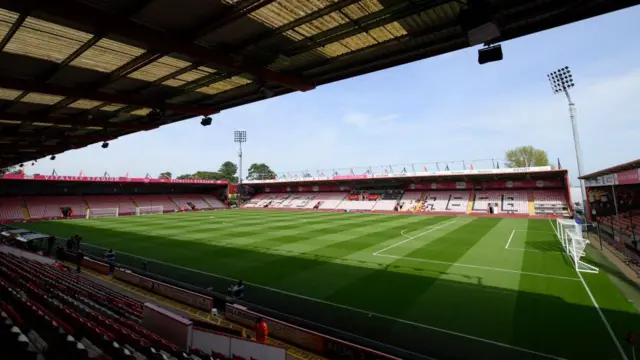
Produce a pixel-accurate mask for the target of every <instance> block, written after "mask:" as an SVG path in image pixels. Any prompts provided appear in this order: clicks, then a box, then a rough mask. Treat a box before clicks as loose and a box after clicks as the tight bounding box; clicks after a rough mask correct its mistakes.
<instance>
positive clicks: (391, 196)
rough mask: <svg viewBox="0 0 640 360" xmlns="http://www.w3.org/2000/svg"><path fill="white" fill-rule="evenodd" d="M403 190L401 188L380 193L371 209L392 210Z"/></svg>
mask: <svg viewBox="0 0 640 360" xmlns="http://www.w3.org/2000/svg"><path fill="white" fill-rule="evenodd" d="M403 194H404V192H403V191H402V190H389V191H384V192H382V193H381V194H380V199H378V201H377V202H376V204H375V206H374V207H373V210H374V211H376V210H380V211H392V210H394V209H395V208H396V205H398V203H399V201H400V199H401V198H402V196H403Z"/></svg>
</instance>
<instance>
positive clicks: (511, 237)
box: [504, 229, 516, 249]
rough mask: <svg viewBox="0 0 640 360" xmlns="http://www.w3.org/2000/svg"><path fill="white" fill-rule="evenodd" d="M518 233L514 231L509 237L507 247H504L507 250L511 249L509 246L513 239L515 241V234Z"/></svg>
mask: <svg viewBox="0 0 640 360" xmlns="http://www.w3.org/2000/svg"><path fill="white" fill-rule="evenodd" d="M515 233H516V230H515V229H514V230H513V231H511V236H509V241H507V245H506V246H505V247H504V248H505V249H508V248H509V244H511V239H513V234H515Z"/></svg>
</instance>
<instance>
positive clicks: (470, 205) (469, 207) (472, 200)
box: [467, 191, 476, 214]
mask: <svg viewBox="0 0 640 360" xmlns="http://www.w3.org/2000/svg"><path fill="white" fill-rule="evenodd" d="M475 201H476V194H475V193H474V192H473V191H472V192H470V193H469V202H468V203H467V214H471V212H472V211H473V205H474V203H475Z"/></svg>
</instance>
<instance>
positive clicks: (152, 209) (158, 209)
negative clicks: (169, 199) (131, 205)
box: [136, 205, 164, 216]
mask: <svg viewBox="0 0 640 360" xmlns="http://www.w3.org/2000/svg"><path fill="white" fill-rule="evenodd" d="M162 213H164V207H163V206H162V205H156V206H140V207H137V208H136V216H141V215H155V214H162Z"/></svg>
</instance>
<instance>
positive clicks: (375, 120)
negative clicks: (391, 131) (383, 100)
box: [343, 112, 400, 128]
mask: <svg viewBox="0 0 640 360" xmlns="http://www.w3.org/2000/svg"><path fill="white" fill-rule="evenodd" d="M399 117H400V116H399V115H398V114H388V115H381V116H374V115H372V114H367V113H364V112H349V113H347V114H346V115H345V116H344V117H343V120H344V121H345V122H346V123H347V124H351V125H355V126H358V127H361V128H367V127H371V126H376V125H386V124H389V123H390V122H393V121H394V120H396V119H398V118H399Z"/></svg>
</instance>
